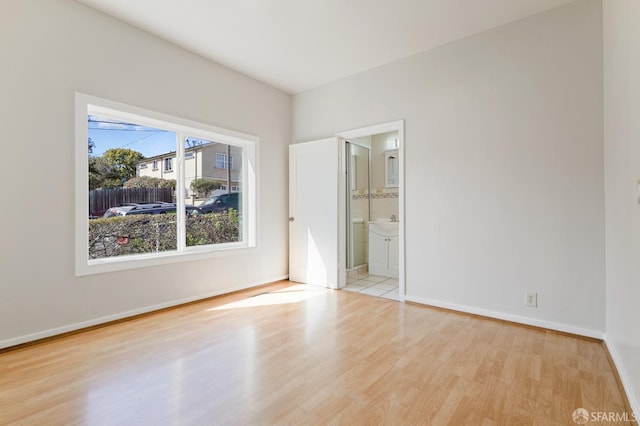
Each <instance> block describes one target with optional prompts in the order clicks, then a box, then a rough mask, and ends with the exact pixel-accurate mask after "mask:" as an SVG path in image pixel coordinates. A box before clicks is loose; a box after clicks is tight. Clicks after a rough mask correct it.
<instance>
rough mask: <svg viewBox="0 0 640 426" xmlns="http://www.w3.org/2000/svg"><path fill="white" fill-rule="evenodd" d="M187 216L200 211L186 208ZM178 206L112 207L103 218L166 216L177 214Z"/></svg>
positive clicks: (150, 204)
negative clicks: (139, 215) (137, 215)
mask: <svg viewBox="0 0 640 426" xmlns="http://www.w3.org/2000/svg"><path fill="white" fill-rule="evenodd" d="M186 210H187V214H193V213H197V211H198V209H197V208H196V207H194V206H186ZM175 211H176V205H175V204H174V203H163V202H159V203H147V204H138V203H129V204H125V205H123V206H119V207H111V208H110V209H108V210H107V211H106V212H105V213H104V215H103V216H102V217H114V216H130V215H133V214H166V213H175Z"/></svg>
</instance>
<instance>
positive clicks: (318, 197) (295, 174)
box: [289, 138, 339, 288]
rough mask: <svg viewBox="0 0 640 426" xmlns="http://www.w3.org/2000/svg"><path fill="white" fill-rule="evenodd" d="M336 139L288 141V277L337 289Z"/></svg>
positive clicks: (337, 155)
mask: <svg viewBox="0 0 640 426" xmlns="http://www.w3.org/2000/svg"><path fill="white" fill-rule="evenodd" d="M338 159H339V151H338V139H337V138H329V139H323V140H319V141H314V142H306V143H299V144H295V145H290V146H289V279H290V280H291V281H296V282H301V283H305V284H314V285H320V286H325V287H329V288H338V172H339V170H338Z"/></svg>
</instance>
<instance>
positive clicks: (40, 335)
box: [0, 275, 289, 349]
mask: <svg viewBox="0 0 640 426" xmlns="http://www.w3.org/2000/svg"><path fill="white" fill-rule="evenodd" d="M288 278H289V276H288V275H281V276H279V277H274V278H271V279H268V280H264V281H258V282H254V283H250V284H244V285H240V286H236V287H231V288H227V289H224V290H219V291H214V292H211V293H205V294H200V295H198V296H194V297H187V298H184V299H179V300H172V301H170V302H165V303H158V304H157V305H151V306H145V307H143V308H139V309H134V310H131V311H127V312H120V313H117V314H113V315H108V316H105V317H100V318H95V319H92V320H88V321H82V322H77V323H73V324H69V325H65V326H62V327H56V328H51V329H49V330H44V331H39V332H37V333H32V334H27V335H24V336H18V337H14V338H11V339H6V340H0V349H3V348H8V347H11V346H16V345H20V344H23V343H28V342H33V341H34V340H39V339H45V338H47V337H52V336H56V335H58V334H63V333H68V332H70V331H76V330H81V329H83V328H87V327H93V326H94V325H99V324H104V323H107V322H110V321H116V320H119V319H123V318H128V317H132V316H135V315H140V314H146V313H148V312H153V311H157V310H160V309H164V308H170V307H172V306H178V305H182V304H184V303H189V302H195V301H197V300H202V299H207V298H209V297H214V296H220V295H222V294H226V293H232V292H234V291H239V290H246V289H249V288H252V287H257V286H260V285H264V284H269V283H272V282H276V281H282V280H286V279H288Z"/></svg>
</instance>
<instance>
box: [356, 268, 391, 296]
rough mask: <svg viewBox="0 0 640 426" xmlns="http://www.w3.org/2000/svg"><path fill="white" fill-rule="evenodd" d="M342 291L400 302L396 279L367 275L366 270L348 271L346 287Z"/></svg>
mask: <svg viewBox="0 0 640 426" xmlns="http://www.w3.org/2000/svg"><path fill="white" fill-rule="evenodd" d="M343 290H347V291H353V292H355V293H363V294H368V295H369V296H378V297H384V298H385V299H391V300H400V295H399V292H398V279H397V278H389V277H381V276H379V275H369V272H367V270H366V269H359V270H356V271H349V272H348V273H347V285H346V287H344V288H343Z"/></svg>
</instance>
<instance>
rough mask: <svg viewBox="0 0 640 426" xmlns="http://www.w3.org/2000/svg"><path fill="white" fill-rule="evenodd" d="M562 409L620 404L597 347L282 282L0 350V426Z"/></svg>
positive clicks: (558, 419) (440, 416) (544, 416)
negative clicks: (33, 343) (24, 345)
mask: <svg viewBox="0 0 640 426" xmlns="http://www.w3.org/2000/svg"><path fill="white" fill-rule="evenodd" d="M263 292H269V293H267V294H262V295H257V296H255V297H248V296H251V295H255V294H258V293H263ZM578 407H584V408H586V409H587V410H589V411H612V412H625V411H626V410H625V406H624V400H623V396H622V394H621V393H620V390H619V388H618V384H617V381H616V379H615V376H614V373H613V371H612V370H611V367H610V364H609V362H608V359H607V356H606V353H605V351H604V349H603V347H602V345H601V344H600V343H598V342H594V341H588V340H583V339H579V338H574V337H570V336H564V335H559V334H555V333H551V332H545V331H540V330H536V329H531V328H526V327H520V326H516V325H511V324H506V323H501V322H497V321H492V320H486V319H481V318H476V317H472V316H466V315H460V314H455V313H451V312H447V311H442V310H437V309H430V308H426V307H421V306H415V305H409V304H402V303H398V302H394V301H391V300H386V299H381V298H375V297H371V296H366V295H361V294H356V293H350V292H346V291H329V290H324V289H313V288H311V289H309V288H308V287H304V286H295V285H293V284H292V283H289V282H282V283H277V284H274V285H272V286H269V287H263V288H261V289H256V290H252V291H247V292H243V293H240V294H235V295H230V296H225V297H220V298H216V299H212V300H208V301H204V302H201V303H196V304H191V305H188V306H184V307H181V308H178V309H173V310H169V311H164V312H161V313H157V314H153V315H149V316H144V317H142V318H137V319H135V320H132V321H127V322H122V323H118V324H113V325H109V326H107V327H104V328H100V329H95V330H90V331H87V332H83V333H80V334H76V335H71V336H66V337H63V338H60V339H55V340H51V341H47V342H43V343H38V344H36V345H33V346H29V347H25V348H21V349H17V350H14V351H9V352H6V353H2V354H0V424H2V425H7V424H43V425H75V424H85V425H217V424H229V425H234V424H237V425H254V424H255V425H263V424H264V425H267V424H269V425H271V424H294V425H316V424H317V425H325V424H344V425H354V424H362V425H378V424H390V425H403V424H411V425H422V424H434V425H439V424H452V425H516V424H537V425H545V426H547V425H573V424H575V423H574V422H573V420H572V417H571V416H572V413H573V411H574V410H575V409H576V408H578ZM626 424H627V425H628V424H629V423H626Z"/></svg>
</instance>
